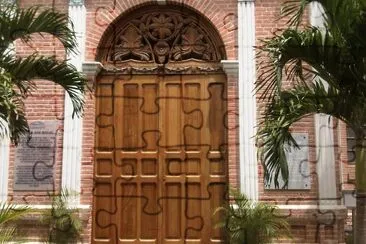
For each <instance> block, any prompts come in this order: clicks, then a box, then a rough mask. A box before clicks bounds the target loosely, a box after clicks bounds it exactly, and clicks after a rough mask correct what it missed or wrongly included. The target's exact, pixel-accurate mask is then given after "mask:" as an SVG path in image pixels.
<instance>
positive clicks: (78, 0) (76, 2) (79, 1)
mask: <svg viewBox="0 0 366 244" xmlns="http://www.w3.org/2000/svg"><path fill="white" fill-rule="evenodd" d="M69 6H84V0H69Z"/></svg>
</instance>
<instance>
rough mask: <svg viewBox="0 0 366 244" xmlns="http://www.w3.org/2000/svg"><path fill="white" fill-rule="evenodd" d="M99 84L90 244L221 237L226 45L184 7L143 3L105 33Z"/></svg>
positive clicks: (215, 239)
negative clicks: (218, 226)
mask: <svg viewBox="0 0 366 244" xmlns="http://www.w3.org/2000/svg"><path fill="white" fill-rule="evenodd" d="M98 59H99V61H100V62H102V63H103V66H104V70H103V71H102V73H101V75H100V76H99V78H98V80H97V84H96V140H95V167H94V181H95V185H94V198H93V228H92V229H93V230H92V242H93V243H185V242H189V243H220V242H224V238H223V235H222V233H221V232H220V231H219V230H217V229H215V228H214V225H215V222H216V221H217V218H218V216H216V217H214V218H213V217H212V214H213V212H214V210H215V209H216V208H217V207H218V206H220V205H222V204H223V203H224V201H225V196H226V189H227V129H226V128H227V127H226V120H227V92H226V91H227V89H226V88H227V85H226V76H225V75H224V73H223V72H222V68H221V66H220V62H219V61H220V60H221V59H225V52H224V50H223V45H222V41H221V39H220V37H219V35H218V33H217V31H216V30H215V29H214V28H213V27H212V25H211V24H210V22H209V21H208V20H206V19H205V18H203V17H201V16H200V15H198V14H197V13H196V12H194V11H192V10H190V9H186V8H184V9H183V8H182V6H181V5H180V6H174V5H168V6H145V7H142V8H139V9H137V10H134V11H133V12H131V13H129V14H126V15H125V16H123V17H122V18H121V19H119V20H117V21H116V22H115V23H114V24H112V25H111V27H110V28H109V29H108V30H107V32H106V33H105V35H104V37H103V40H102V42H101V45H100V46H99V53H98Z"/></svg>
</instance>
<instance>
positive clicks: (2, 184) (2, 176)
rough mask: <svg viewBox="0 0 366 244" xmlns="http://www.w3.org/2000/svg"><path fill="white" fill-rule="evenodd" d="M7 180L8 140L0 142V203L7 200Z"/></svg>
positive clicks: (4, 139)
mask: <svg viewBox="0 0 366 244" xmlns="http://www.w3.org/2000/svg"><path fill="white" fill-rule="evenodd" d="M8 180H9V139H8V138H3V139H1V141H0V202H2V201H6V200H7V198H8Z"/></svg>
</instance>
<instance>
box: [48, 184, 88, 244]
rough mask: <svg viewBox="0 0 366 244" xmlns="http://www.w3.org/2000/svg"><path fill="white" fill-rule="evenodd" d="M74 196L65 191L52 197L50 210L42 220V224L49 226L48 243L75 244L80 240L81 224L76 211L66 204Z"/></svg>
mask: <svg viewBox="0 0 366 244" xmlns="http://www.w3.org/2000/svg"><path fill="white" fill-rule="evenodd" d="M74 196H75V194H73V193H70V191H68V190H66V189H63V190H61V193H60V194H58V195H54V196H52V208H51V210H50V211H48V212H46V213H44V215H43V218H42V222H43V223H45V224H47V225H48V226H49V236H48V242H49V243H57V244H59V243H60V244H61V243H62V244H64V243H76V242H77V241H78V240H79V239H80V234H81V232H82V223H81V220H80V218H79V212H78V209H77V208H73V207H71V206H69V204H68V202H69V201H70V199H71V198H72V197H74Z"/></svg>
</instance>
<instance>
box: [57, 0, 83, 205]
mask: <svg viewBox="0 0 366 244" xmlns="http://www.w3.org/2000/svg"><path fill="white" fill-rule="evenodd" d="M69 18H70V21H72V22H73V24H74V30H75V32H76V38H77V43H78V44H79V45H78V50H77V52H76V53H69V54H68V57H67V58H68V59H69V62H70V63H71V64H73V65H74V66H75V67H76V68H77V69H78V70H79V71H81V68H82V61H83V60H84V53H85V32H86V9H85V6H84V1H83V0H70V2H69ZM64 106H65V111H64V135H63V150H62V177H61V185H62V187H63V188H66V189H69V190H72V191H76V192H81V156H82V132H83V129H82V128H83V127H82V125H83V120H82V118H73V117H72V113H73V106H72V103H71V99H70V97H69V95H68V94H67V93H65V104H64ZM79 202H80V196H79V195H77V196H76V197H74V198H73V199H71V201H70V204H73V205H74V206H76V205H78V204H79Z"/></svg>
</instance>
